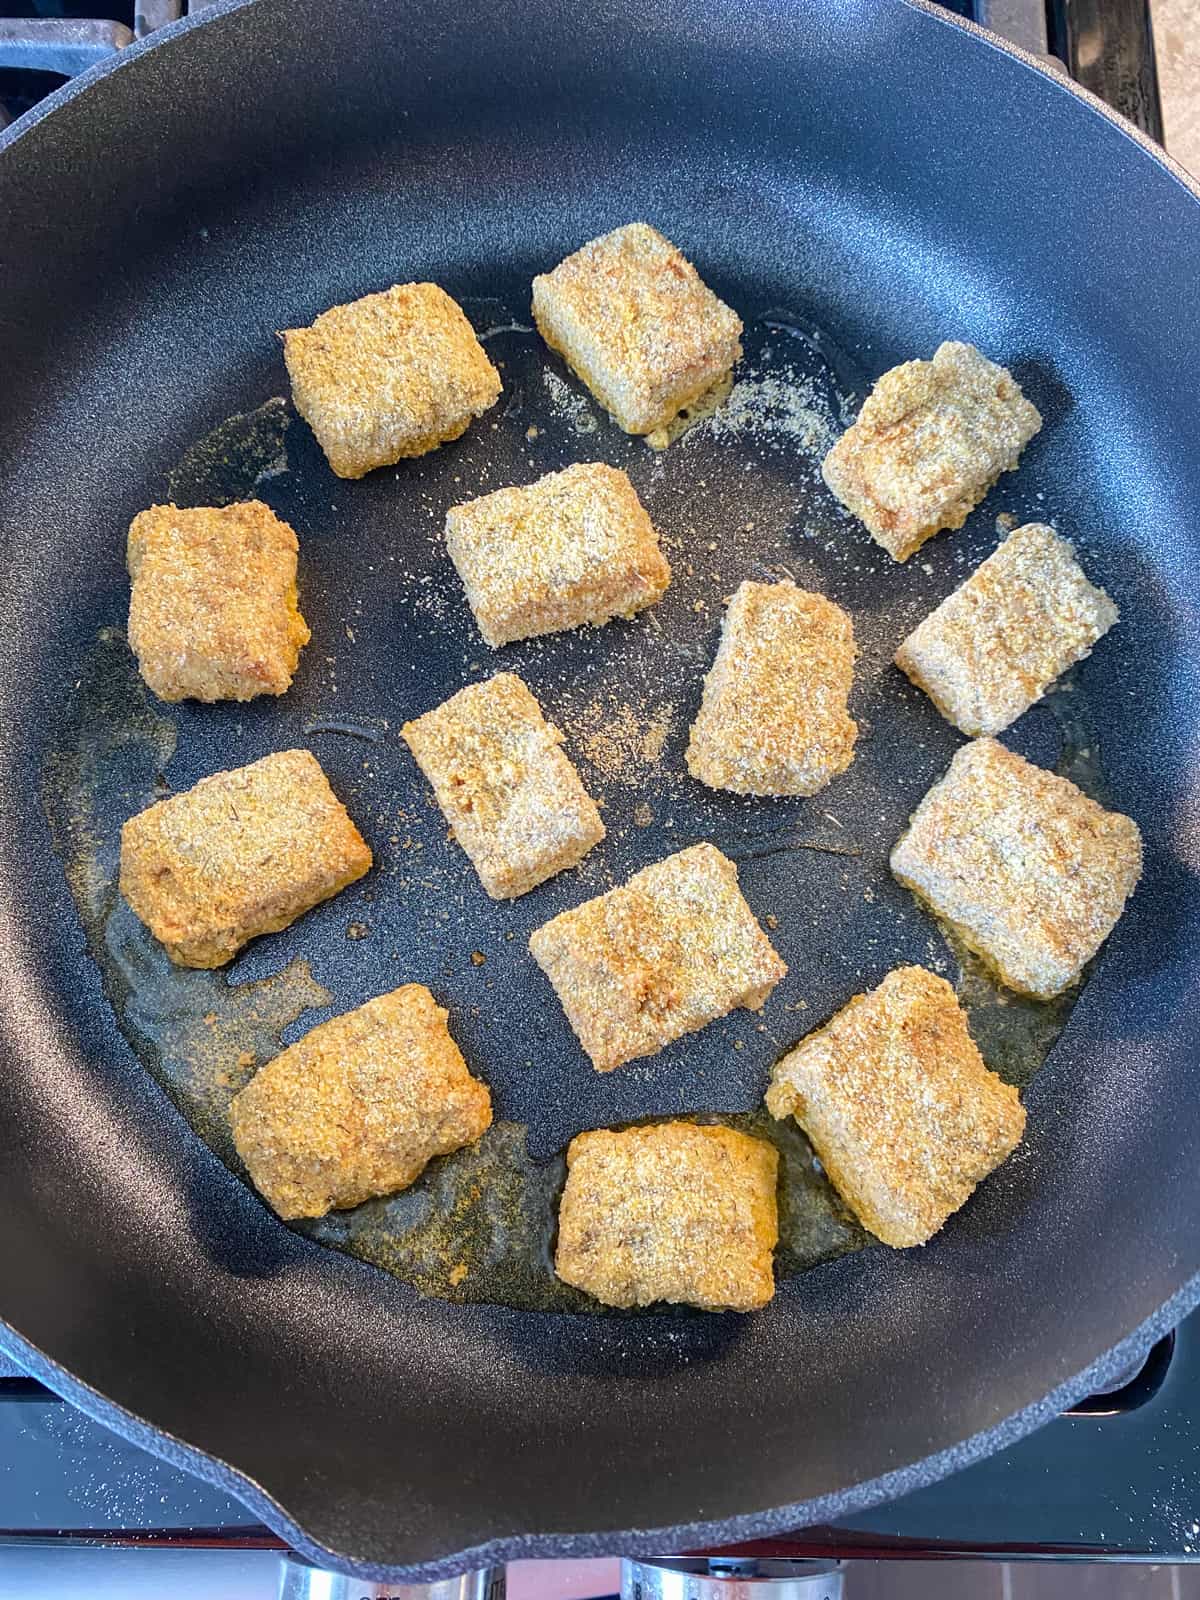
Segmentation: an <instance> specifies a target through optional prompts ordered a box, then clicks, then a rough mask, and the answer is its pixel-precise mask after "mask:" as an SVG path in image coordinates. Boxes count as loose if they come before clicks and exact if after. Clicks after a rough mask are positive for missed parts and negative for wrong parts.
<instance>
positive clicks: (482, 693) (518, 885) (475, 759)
mask: <svg viewBox="0 0 1200 1600" xmlns="http://www.w3.org/2000/svg"><path fill="white" fill-rule="evenodd" d="M400 734H401V737H402V738H403V739H404V740H405V742H406V743H407V745H408V748H409V749H410V750H411V751H412V753H413V755H414V756H415V757H416V760H417V764H418V765H419V766H420V768H421V771H422V772H423V773H424V774H425V776H426V778H427V779H428V780H429V782H430V783H431V784H432V785H433V792H434V794H435V795H436V796H437V802H438V805H440V806H441V808H442V814H443V815H444V817H445V818H446V821H447V822H448V823H449V824H450V826H451V828H452V829H453V830H454V837H455V838H456V839H457V840H458V842H459V844H460V845H462V847H463V849H464V850H465V851H466V852H467V854H468V856H470V858H471V861H472V864H473V865H474V867H475V870H476V872H478V874H479V878H480V882H481V883H482V884H483V887H484V888H485V889H486V890H487V892H488V894H490V895H491V897H492V899H493V900H511V899H513V898H514V897H515V896H516V895H519V894H525V893H526V892H527V891H528V890H530V889H533V888H536V887H537V885H538V884H539V883H543V882H544V881H545V880H546V879H547V878H552V877H553V876H554V874H555V873H556V872H562V871H564V870H565V869H566V868H567V867H573V866H575V865H576V864H577V863H578V862H580V861H581V860H582V859H583V857H584V856H585V855H586V854H587V853H588V851H589V850H590V849H591V848H592V846H593V845H594V844H599V842H600V840H601V839H603V837H604V824H603V823H602V822H601V821H600V813H599V811H597V809H596V804H595V801H594V800H592V798H591V796H590V795H589V794H588V793H587V791H586V790H585V789H584V787H583V784H582V783H580V781H579V774H578V773H577V772H576V771H575V768H574V767H573V766H572V765H571V763H570V761H569V759H568V758H567V756H566V755H565V754H564V753H563V750H562V734H561V733H559V731H558V729H557V728H555V727H552V726H551V725H550V724H549V723H548V722H547V721H546V719H545V718H544V717H543V716H542V710H541V707H540V706H539V705H538V703H537V701H536V700H535V699H534V697H533V695H532V694H530V692H529V690H528V689H527V688H526V686H525V684H523V683H522V682H521V680H520V678H518V677H515V676H514V675H513V674H512V673H511V672H501V673H498V674H497V675H496V676H495V677H494V678H490V679H488V681H487V682H486V683H473V684H470V685H469V686H468V687H467V688H465V689H460V690H459V692H458V693H457V694H456V695H452V696H451V697H450V699H449V700H447V701H445V703H444V704H442V705H440V706H438V707H437V709H436V710H434V711H428V712H426V713H425V715H424V716H423V717H418V718H417V719H416V720H415V721H413V722H406V723H405V724H404V726H403V727H402V728H401V730H400Z"/></svg>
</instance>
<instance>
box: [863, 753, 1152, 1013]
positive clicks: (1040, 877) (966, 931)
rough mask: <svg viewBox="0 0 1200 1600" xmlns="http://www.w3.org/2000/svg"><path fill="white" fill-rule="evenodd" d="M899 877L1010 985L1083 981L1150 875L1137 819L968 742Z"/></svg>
mask: <svg viewBox="0 0 1200 1600" xmlns="http://www.w3.org/2000/svg"><path fill="white" fill-rule="evenodd" d="M891 859H892V871H893V873H894V874H895V876H896V877H897V878H898V879H899V881H900V882H901V883H902V884H904V886H905V887H906V888H908V889H912V890H913V891H914V892H915V893H916V894H918V895H919V896H920V897H921V899H922V900H924V901H925V902H926V903H927V904H928V905H929V906H930V907H931V908H932V910H933V911H934V912H935V913H936V914H937V915H938V916H939V917H941V918H942V919H943V920H944V921H945V922H946V923H948V924H949V925H950V927H951V928H952V929H953V930H954V932H955V933H957V935H958V936H959V938H960V939H961V940H962V942H963V943H964V944H965V945H966V946H967V947H968V949H971V950H974V951H975V953H976V954H977V955H979V956H982V957H983V959H984V960H985V961H986V962H988V963H989V965H991V966H992V967H994V968H995V970H996V972H997V974H998V975H999V977H1000V980H1001V982H1003V983H1005V984H1007V986H1008V987H1009V988H1010V989H1016V990H1017V991H1018V992H1019V993H1022V994H1032V995H1036V996H1037V997H1038V998H1039V999H1043V1000H1049V999H1050V998H1051V997H1052V996H1054V995H1056V994H1059V993H1061V992H1062V990H1063V989H1065V988H1067V987H1068V985H1069V984H1072V983H1074V982H1075V980H1076V979H1077V978H1078V977H1079V975H1080V973H1081V972H1082V970H1083V968H1084V966H1085V964H1086V963H1087V962H1088V961H1090V960H1091V958H1092V957H1093V956H1094V955H1095V954H1096V951H1097V950H1099V948H1100V946H1101V945H1102V944H1103V943H1104V941H1105V939H1107V938H1108V936H1109V934H1110V933H1111V932H1112V930H1113V928H1114V927H1115V925H1116V922H1117V919H1118V917H1119V916H1120V915H1121V912H1122V911H1123V910H1124V908H1125V902H1126V900H1127V899H1128V898H1129V896H1130V894H1131V893H1132V892H1133V889H1134V887H1135V885H1136V884H1137V881H1138V878H1139V877H1140V876H1141V871H1142V840H1141V834H1140V833H1139V832H1138V827H1137V824H1136V823H1135V822H1132V821H1130V819H1129V818H1128V817H1123V816H1122V815H1121V814H1120V813H1119V812H1116V811H1106V810H1105V809H1104V807H1103V806H1100V805H1097V803H1096V802H1095V801H1094V800H1091V799H1089V798H1088V796H1087V795H1085V794H1084V793H1083V791H1082V790H1081V789H1078V788H1076V786H1075V785H1074V784H1073V783H1071V782H1070V781H1069V780H1068V779H1066V778H1060V777H1058V776H1057V775H1056V774H1055V773H1053V772H1046V771H1045V770H1044V769H1043V768H1041V767H1035V766H1033V765H1032V764H1031V763H1030V762H1028V761H1025V760H1024V759H1023V758H1022V757H1021V756H1018V755H1014V754H1013V753H1012V751H1011V750H1006V749H1005V748H1004V746H1003V745H1002V744H997V742H996V741H995V739H976V740H975V741H974V742H973V743H972V744H968V745H964V746H963V748H962V749H961V750H960V751H959V752H958V754H957V755H956V756H955V757H954V760H953V761H952V762H951V763H950V768H949V771H948V772H947V773H946V776H945V777H944V778H942V779H941V781H940V782H939V783H935V784H934V786H933V788H932V789H930V791H929V793H928V794H927V795H926V796H925V798H924V799H923V800H922V801H921V804H920V805H919V806H918V807H917V809H916V811H915V812H914V814H913V817H912V821H911V822H910V824H909V827H908V831H907V832H906V833H905V834H904V835H903V836H902V837H901V839H900V840H899V842H898V843H897V844H896V846H895V848H894V849H893V851H892V858H891Z"/></svg>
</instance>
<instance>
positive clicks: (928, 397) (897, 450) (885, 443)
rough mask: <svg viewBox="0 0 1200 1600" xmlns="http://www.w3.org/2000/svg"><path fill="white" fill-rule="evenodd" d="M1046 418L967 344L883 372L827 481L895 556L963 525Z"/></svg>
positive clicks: (828, 466) (830, 463) (902, 557)
mask: <svg viewBox="0 0 1200 1600" xmlns="http://www.w3.org/2000/svg"><path fill="white" fill-rule="evenodd" d="M1041 425H1042V419H1041V416H1040V415H1039V413H1038V411H1037V409H1036V407H1034V406H1032V405H1031V404H1030V403H1029V401H1028V400H1026V398H1025V396H1024V395H1023V394H1022V393H1021V391H1020V389H1019V388H1018V386H1017V384H1016V383H1015V381H1014V380H1013V378H1012V375H1011V374H1010V373H1008V372H1006V371H1005V369H1004V368H1003V367H1000V366H997V365H996V363H995V362H994V361H989V360H988V359H987V357H986V356H983V355H980V353H979V351H978V350H976V348H975V346H974V345H971V344H957V343H950V344H942V345H939V346H938V348H937V350H936V352H935V353H934V357H933V360H932V361H906V362H905V363H904V364H903V366H899V367H893V368H892V370H891V371H890V372H885V373H884V375H883V377H882V378H880V380H879V382H878V383H877V384H876V385H875V387H874V389H873V390H872V391H871V393H870V395H868V397H867V399H866V401H865V402H864V404H863V408H862V410H861V412H860V413H859V417H858V421H857V422H856V423H855V424H854V426H853V427H852V428H849V429H848V430H847V431H846V432H845V433H844V434H843V435H842V437H841V438H840V439H839V440H838V441H837V443H836V444H835V445H834V447H833V449H832V450H831V451H830V452H829V454H828V455H827V456H826V457H825V462H824V465H823V466H822V468H821V471H822V473H823V474H824V477H825V482H826V483H827V484H828V485H829V487H830V488H831V489H832V490H833V492H834V494H835V495H837V497H838V499H839V500H840V501H841V502H842V504H843V505H844V506H845V507H846V508H847V510H849V511H852V512H853V513H854V515H855V516H856V517H859V518H861V520H862V521H863V522H864V523H865V524H866V526H867V528H868V529H869V531H870V533H871V535H872V536H873V538H875V539H876V541H877V542H878V543H879V544H881V545H882V546H883V548H884V549H885V550H886V551H887V552H888V554H889V555H891V556H893V557H894V558H895V559H896V560H897V561H907V560H908V558H909V556H911V555H912V553H913V551H914V550H918V549H919V548H920V547H921V545H923V544H924V543H925V541H926V539H928V538H930V537H931V536H932V535H933V534H935V533H937V532H938V530H939V529H941V528H961V527H962V525H963V523H964V522H965V521H966V520H967V517H968V516H969V515H970V513H971V512H972V511H973V510H974V509H975V507H976V506H977V505H978V504H979V502H980V501H981V500H982V499H983V497H984V495H985V494H986V493H987V492H988V490H989V489H990V488H991V486H992V485H993V484H994V483H995V481H996V479H997V478H998V477H999V476H1000V474H1001V473H1002V472H1011V471H1012V470H1013V468H1014V467H1015V466H1016V465H1017V462H1018V460H1019V459H1020V455H1021V451H1022V450H1023V449H1024V448H1025V446H1026V445H1027V444H1028V443H1029V441H1030V439H1032V438H1033V436H1034V434H1035V433H1036V432H1037V431H1038V429H1039V428H1040V427H1041Z"/></svg>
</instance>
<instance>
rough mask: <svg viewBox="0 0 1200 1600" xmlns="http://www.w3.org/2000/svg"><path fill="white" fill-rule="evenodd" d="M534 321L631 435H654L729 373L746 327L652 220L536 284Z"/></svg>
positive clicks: (608, 238)
mask: <svg viewBox="0 0 1200 1600" xmlns="http://www.w3.org/2000/svg"><path fill="white" fill-rule="evenodd" d="M533 320H534V322H536V323H537V327H538V332H539V333H540V334H541V336H542V338H543V339H544V340H545V341H546V343H547V344H548V345H549V346H550V348H551V349H552V350H557V351H558V353H559V355H561V356H562V357H563V359H564V360H565V361H566V363H567V365H568V366H569V367H570V368H571V369H572V371H574V372H575V373H576V374H577V375H578V376H579V377H580V378H581V379H582V380H583V382H584V383H585V384H586V385H587V387H588V388H589V389H590V390H591V391H592V393H593V394H594V395H595V396H596V399H597V400H599V402H600V404H601V405H602V406H603V407H604V408H605V410H606V411H609V412H611V413H612V415H613V416H614V417H615V418H616V420H617V423H618V424H619V426H620V427H622V428H624V430H625V432H626V433H653V432H654V431H655V430H656V429H658V428H664V427H666V425H667V424H668V423H669V422H670V421H672V419H673V418H674V417H676V416H677V415H678V413H679V412H680V411H682V410H684V409H685V408H686V407H688V406H690V405H692V404H693V403H694V402H695V401H696V400H698V399H699V398H700V397H701V396H702V395H703V394H704V393H705V392H706V391H707V390H709V389H711V388H712V387H713V385H714V384H716V383H718V382H719V381H720V380H721V379H722V378H724V377H725V375H726V374H727V373H728V372H729V369H730V368H731V367H732V366H733V364H734V362H735V361H736V360H737V359H738V357H739V356H740V355H741V353H742V347H741V342H740V341H741V337H742V323H741V319H740V318H739V317H738V315H737V313H736V312H734V311H731V310H730V309H729V307H728V306H727V305H725V303H724V302H723V301H721V300H718V299H717V297H716V295H715V294H713V292H712V290H711V289H709V288H708V287H707V285H706V284H705V283H704V282H703V281H702V280H701V278H700V275H699V273H698V272H697V271H696V269H695V267H693V266H692V264H691V262H690V261H688V260H687V259H686V258H685V257H684V256H682V255H681V254H680V253H679V251H678V250H677V249H676V248H675V246H674V245H673V244H672V243H671V242H670V240H669V239H664V238H663V236H662V234H661V233H659V232H658V231H657V230H656V229H654V228H652V227H650V226H649V224H647V223H645V222H631V223H628V224H627V225H626V226H625V227H623V228H617V229H615V230H614V231H613V232H612V233H606V234H604V235H603V237H601V238H599V239H593V240H592V241H591V242H590V243H589V244H585V245H584V246H583V248H582V249H580V250H577V251H576V252H575V254H574V255H571V256H568V257H567V258H566V260H565V261H561V262H559V264H558V266H557V267H555V269H554V271H553V272H548V273H545V274H544V275H542V276H541V277H537V278H535V279H534V280H533Z"/></svg>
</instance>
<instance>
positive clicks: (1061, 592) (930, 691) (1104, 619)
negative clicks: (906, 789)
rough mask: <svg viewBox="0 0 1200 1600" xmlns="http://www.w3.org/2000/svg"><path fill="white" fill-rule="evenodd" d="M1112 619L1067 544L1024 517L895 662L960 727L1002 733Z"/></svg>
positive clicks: (1110, 605) (1108, 607)
mask: <svg viewBox="0 0 1200 1600" xmlns="http://www.w3.org/2000/svg"><path fill="white" fill-rule="evenodd" d="M1116 620H1117V608H1116V606H1115V605H1113V603H1112V601H1111V600H1110V599H1109V597H1108V596H1107V595H1106V594H1105V592H1104V590H1103V589H1097V588H1096V587H1095V585H1094V584H1091V583H1089V582H1088V580H1087V578H1085V577H1084V575H1083V572H1082V571H1081V570H1080V567H1079V563H1078V562H1077V561H1076V560H1075V556H1074V553H1073V551H1072V548H1071V546H1070V545H1069V544H1068V543H1067V541H1066V540H1065V539H1060V538H1059V537H1058V535H1057V534H1056V533H1055V531H1054V529H1053V528H1047V527H1046V526H1045V525H1044V524H1043V523H1040V522H1030V523H1027V524H1026V526H1025V527H1023V528H1018V529H1017V530H1016V531H1015V532H1014V533H1010V534H1009V536H1008V538H1007V539H1006V540H1005V541H1004V543H1003V544H1002V545H1001V546H1000V548H999V549H998V550H996V551H995V552H994V553H993V554H992V555H990V556H989V557H988V558H987V560H986V561H985V562H984V563H983V564H982V566H980V567H978V568H977V569H976V570H975V571H974V572H973V573H972V574H971V576H970V577H969V578H968V579H967V581H966V582H965V583H964V584H962V586H961V587H960V588H958V589H956V590H955V591H954V593H953V594H951V595H947V596H946V598H945V599H944V600H943V601H942V603H941V605H940V606H938V608H937V610H936V611H932V612H930V614H929V616H927V617H926V618H925V620H924V622H921V623H918V625H917V626H916V627H915V628H914V629H913V631H912V633H910V634H909V636H908V638H907V639H905V641H904V643H903V644H902V645H901V646H900V648H899V650H897V651H896V665H897V666H898V667H899V668H900V670H901V671H902V672H906V673H907V674H908V676H909V677H910V678H911V679H912V681H913V682H914V683H915V684H916V685H917V687H918V688H920V689H924V691H925V693H926V694H927V695H928V696H929V698H930V699H931V700H932V701H933V703H934V705H935V706H936V707H937V708H938V710H939V711H940V712H941V713H942V715H943V716H944V717H945V718H946V720H947V722H952V723H953V724H954V726H955V727H956V728H961V730H962V731H963V733H967V734H970V735H971V736H972V738H975V737H978V735H980V734H985V733H988V734H990V733H1002V732H1003V731H1004V729H1005V728H1007V727H1008V726H1009V725H1010V724H1011V723H1013V722H1015V721H1016V720H1017V718H1018V717H1019V716H1020V715H1021V713H1022V712H1023V711H1028V709H1029V707H1030V706H1031V705H1033V703H1034V701H1036V700H1040V699H1041V698H1042V696H1043V695H1044V694H1045V692H1046V690H1047V689H1048V688H1049V687H1050V685H1051V684H1052V683H1053V682H1054V680H1055V679H1056V678H1057V677H1059V676H1061V674H1062V673H1064V672H1065V671H1066V670H1067V668H1068V667H1070V666H1073V665H1074V664H1075V662H1077V661H1082V660H1083V658H1084V656H1086V655H1090V654H1091V649H1092V646H1093V645H1094V644H1095V643H1096V641H1097V639H1100V638H1102V637H1103V635H1104V634H1106V633H1107V632H1108V630H1109V629H1110V628H1111V627H1112V625H1113V623H1114V622H1115V621H1116Z"/></svg>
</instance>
